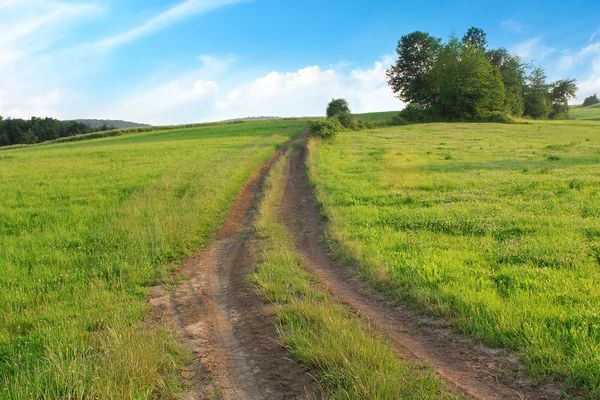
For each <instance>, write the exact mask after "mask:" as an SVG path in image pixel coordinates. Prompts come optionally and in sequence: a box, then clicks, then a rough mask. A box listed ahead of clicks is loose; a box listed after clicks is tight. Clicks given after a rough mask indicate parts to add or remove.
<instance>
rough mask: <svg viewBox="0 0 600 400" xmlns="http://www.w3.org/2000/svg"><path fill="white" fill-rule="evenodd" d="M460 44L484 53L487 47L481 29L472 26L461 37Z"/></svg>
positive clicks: (485, 36) (484, 34) (484, 35)
mask: <svg viewBox="0 0 600 400" xmlns="http://www.w3.org/2000/svg"><path fill="white" fill-rule="evenodd" d="M462 42H463V44H464V45H465V46H471V47H473V48H474V49H476V50H482V51H485V48H486V46H487V35H486V33H485V32H484V31H483V29H479V28H475V27H474V26H472V27H471V28H469V30H468V31H467V33H466V34H465V36H463V39H462Z"/></svg>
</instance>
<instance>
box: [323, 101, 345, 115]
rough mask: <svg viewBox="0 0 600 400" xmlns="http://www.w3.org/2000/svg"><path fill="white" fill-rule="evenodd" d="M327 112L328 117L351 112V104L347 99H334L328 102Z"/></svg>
mask: <svg viewBox="0 0 600 400" xmlns="http://www.w3.org/2000/svg"><path fill="white" fill-rule="evenodd" d="M325 113H326V115H327V118H332V117H335V116H336V115H338V114H340V113H348V114H350V105H349V104H348V101H347V100H346V99H332V100H331V101H330V102H329V104H327V109H326V110H325Z"/></svg>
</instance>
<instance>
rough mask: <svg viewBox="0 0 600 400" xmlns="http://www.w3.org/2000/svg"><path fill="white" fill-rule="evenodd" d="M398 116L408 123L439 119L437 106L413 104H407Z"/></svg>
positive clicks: (436, 120)
mask: <svg viewBox="0 0 600 400" xmlns="http://www.w3.org/2000/svg"><path fill="white" fill-rule="evenodd" d="M398 117H400V118H402V119H404V120H405V121H407V122H408V123H424V122H438V121H441V117H440V111H439V107H435V106H431V107H428V108H419V107H415V106H413V105H408V106H406V108H405V109H404V110H402V111H400V114H398Z"/></svg>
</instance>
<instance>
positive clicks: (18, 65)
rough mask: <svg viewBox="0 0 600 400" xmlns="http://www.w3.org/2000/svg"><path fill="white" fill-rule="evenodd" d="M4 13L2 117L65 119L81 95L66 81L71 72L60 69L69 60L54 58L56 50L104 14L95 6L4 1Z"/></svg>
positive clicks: (0, 54)
mask: <svg viewBox="0 0 600 400" xmlns="http://www.w3.org/2000/svg"><path fill="white" fill-rule="evenodd" d="M0 8H1V9H2V13H0V24H1V25H2V35H0V88H2V92H0V114H1V115H5V116H12V117H22V118H29V117H31V116H32V115H44V116H46V115H48V116H57V115H59V114H60V111H59V109H60V108H61V107H64V106H65V101H67V99H75V98H76V95H75V94H74V93H71V92H70V91H69V90H68V89H66V86H65V85H63V83H64V82H62V79H61V77H62V76H64V73H61V72H63V71H68V70H69V68H65V65H58V64H61V63H62V64H64V63H67V62H68V61H69V60H65V59H62V60H61V59H60V58H58V57H53V51H55V50H54V48H55V47H56V46H57V44H58V43H59V41H60V40H62V39H63V38H65V37H66V36H68V35H69V34H70V33H71V31H72V30H74V29H76V28H78V27H79V26H81V25H82V24H85V23H87V22H89V21H90V20H92V19H94V18H97V17H98V16H100V15H102V14H103V13H104V9H103V8H101V7H99V6H98V5H96V4H94V3H91V2H78V3H73V2H47V1H39V0H24V1H3V2H2V3H0ZM57 63H58V64H57ZM67 67H68V66H67Z"/></svg>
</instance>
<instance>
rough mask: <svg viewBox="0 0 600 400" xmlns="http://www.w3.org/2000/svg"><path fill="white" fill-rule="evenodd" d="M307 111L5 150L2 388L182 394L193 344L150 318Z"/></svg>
mask: <svg viewBox="0 0 600 400" xmlns="http://www.w3.org/2000/svg"><path fill="white" fill-rule="evenodd" d="M305 127H306V123H305V122H302V121H269V122H254V123H242V124H228V125H222V126H220V125H213V126H205V127H195V128H190V129H181V130H171V131H168V132H149V133H138V134H128V135H123V136H119V137H113V138H107V139H98V140H93V141H84V142H77V143H64V144H55V145H48V146H35V147H29V148H22V149H15V150H6V151H2V152H0V188H1V190H0V293H1V296H0V398H6V399H11V400H16V399H31V398H38V399H42V398H48V399H58V398H65V399H66V398H68V399H88V398H102V399H124V398H135V399H144V398H157V397H164V398H172V397H174V396H175V395H176V394H177V393H178V392H179V391H180V390H181V388H180V379H179V375H180V372H181V367H182V365H183V364H185V363H186V362H188V361H189V355H188V354H186V352H185V351H184V350H183V349H182V348H181V347H180V346H179V345H178V344H177V342H176V340H175V339H174V338H173V337H172V336H171V335H170V334H169V332H167V331H166V330H165V329H164V328H161V327H157V326H155V325H154V324H153V322H152V319H151V318H148V305H147V301H146V299H147V296H148V294H149V288H150V287H151V286H152V285H155V284H157V283H161V282H168V281H169V280H170V278H169V272H170V271H172V270H173V269H174V268H175V267H176V266H177V260H179V259H181V258H182V257H185V256H186V255H191V254H194V252H196V251H197V250H198V249H199V248H200V247H202V246H203V245H204V244H206V243H207V242H208V241H209V240H210V238H211V234H212V233H214V232H215V231H216V230H217V229H218V228H219V226H220V225H221V223H222V221H223V219H224V216H225V215H226V214H227V212H228V209H229V207H230V205H231V203H232V201H233V199H234V198H235V196H236V194H237V193H238V191H239V189H240V187H241V185H242V184H243V183H244V182H245V181H246V179H247V178H248V177H249V176H250V175H251V174H252V173H253V172H254V171H255V170H256V169H257V168H258V167H259V166H260V165H261V164H262V163H263V162H264V161H265V160H266V159H267V158H269V157H270V156H271V155H272V154H273V153H274V152H275V150H276V148H277V147H278V146H280V145H281V144H282V143H284V142H286V141H287V140H289V138H290V137H292V136H293V135H295V134H298V133H299V132H301V131H302V130H303V129H304V128H305Z"/></svg>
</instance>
